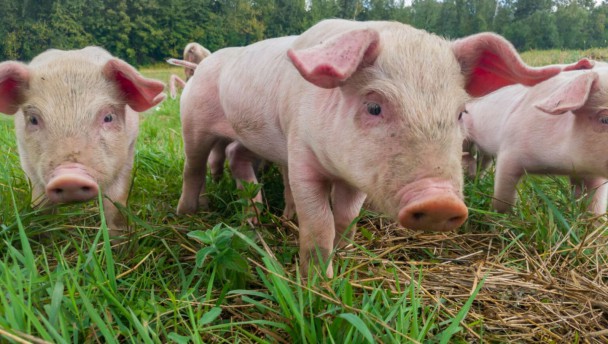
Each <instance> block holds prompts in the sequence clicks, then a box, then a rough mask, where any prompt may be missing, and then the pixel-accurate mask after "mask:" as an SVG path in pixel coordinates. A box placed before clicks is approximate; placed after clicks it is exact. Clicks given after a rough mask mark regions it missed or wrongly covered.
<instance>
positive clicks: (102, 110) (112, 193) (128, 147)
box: [0, 47, 165, 235]
mask: <svg viewBox="0 0 608 344" xmlns="http://www.w3.org/2000/svg"><path fill="white" fill-rule="evenodd" d="M163 89H164V85H163V84H162V83H161V82H159V81H155V80H152V79H147V78H144V77H142V76H141V75H140V74H139V73H138V72H137V71H136V70H135V69H134V68H133V67H131V66H130V65H129V64H127V63H126V62H124V61H122V60H119V59H117V58H114V57H112V56H111V55H110V54H109V53H108V52H107V51H105V50H103V49H101V48H98V47H88V48H85V49H82V50H72V51H61V50H48V51H46V52H44V53H42V54H40V55H38V56H37V57H36V58H34V59H33V60H32V61H31V63H30V64H29V65H25V64H23V63H20V62H15V61H9V62H4V63H1V64H0V112H3V113H6V114H15V130H16V134H17V144H18V148H19V155H20V159H21V166H22V168H23V170H24V171H25V173H26V174H27V176H28V177H29V179H30V180H31V183H32V189H33V190H32V202H33V203H34V204H35V205H43V204H46V203H71V202H82V201H88V200H92V199H95V198H97V197H98V190H99V189H101V191H102V192H103V194H104V195H105V196H106V197H107V198H104V202H103V205H104V209H105V212H106V217H107V219H108V226H109V228H110V229H111V230H112V235H118V234H120V231H121V230H124V229H125V228H126V222H125V219H124V218H123V216H122V215H121V214H120V212H119V211H118V209H117V208H116V207H115V206H114V204H113V203H112V201H114V202H117V203H120V204H122V205H123V206H124V205H125V204H126V201H127V196H128V194H129V184H130V181H131V168H132V166H133V157H134V151H135V140H136V138H137V132H138V122H139V117H138V113H137V112H142V111H146V110H147V109H149V108H151V107H152V106H154V105H156V104H158V103H159V102H161V101H162V100H163V99H164V97H165V95H164V94H163V93H162V91H163Z"/></svg>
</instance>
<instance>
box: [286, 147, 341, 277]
mask: <svg viewBox="0 0 608 344" xmlns="http://www.w3.org/2000/svg"><path fill="white" fill-rule="evenodd" d="M305 155H306V154H305V153H300V154H299V156H298V158H297V159H294V158H291V157H292V155H290V159H289V183H290V185H291V190H292V191H293V198H294V202H295V205H296V211H297V213H298V222H299V227H300V271H301V272H302V274H303V275H306V274H307V273H308V267H309V263H310V261H311V259H312V260H313V261H316V262H319V260H318V259H317V258H320V259H321V260H322V262H321V265H324V264H325V263H327V270H326V271H325V273H326V274H327V276H329V277H331V276H333V267H332V263H331V261H328V260H329V256H330V254H331V251H332V249H333V245H334V238H335V234H336V232H335V228H334V216H333V214H332V212H331V206H330V203H329V199H330V191H331V183H330V182H329V180H327V177H326V176H324V175H322V173H320V172H319V168H318V167H317V165H316V164H314V163H312V162H311V161H314V159H315V158H314V157H311V156H309V157H306V156H305Z"/></svg>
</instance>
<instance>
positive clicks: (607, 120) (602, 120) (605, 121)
mask: <svg viewBox="0 0 608 344" xmlns="http://www.w3.org/2000/svg"><path fill="white" fill-rule="evenodd" d="M600 123H602V124H608V116H602V117H600Z"/></svg>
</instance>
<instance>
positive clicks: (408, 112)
mask: <svg viewBox="0 0 608 344" xmlns="http://www.w3.org/2000/svg"><path fill="white" fill-rule="evenodd" d="M560 71H561V68H559V67H548V68H530V67H528V66H527V65H525V64H524V63H523V62H522V61H521V59H520V57H519V55H518V54H517V52H516V51H515V49H514V48H513V46H512V45H511V44H510V43H509V42H508V41H506V40H505V39H504V38H502V37H500V36H498V35H495V34H490V33H484V34H478V35H474V36H470V37H466V38H463V39H460V40H457V41H454V42H449V41H446V40H444V39H441V38H439V37H437V36H435V35H432V34H429V33H427V32H425V31H422V30H417V29H414V28H412V27H410V26H408V25H405V24H401V23H396V22H354V21H347V20H337V19H335V20H325V21H322V22H320V23H318V24H316V25H314V26H313V27H312V28H310V29H309V30H307V31H306V32H304V33H303V34H302V35H300V36H291V37H282V38H276V39H269V40H265V41H261V42H258V43H255V44H252V45H249V46H247V47H242V48H226V49H222V50H219V51H217V52H215V53H214V54H212V55H211V56H210V57H208V58H206V59H205V60H203V61H202V62H201V63H200V64H199V66H198V67H197V68H196V70H195V72H194V75H193V77H192V79H191V80H190V82H188V83H187V85H186V88H185V89H184V92H183V94H182V97H181V118H182V129H183V137H184V147H185V153H186V162H185V166H184V181H183V187H182V195H181V198H180V200H179V204H178V208H177V211H178V213H179V214H189V213H194V212H196V210H197V209H198V206H199V194H201V193H204V192H205V183H206V181H205V172H206V162H207V159H208V157H209V154H210V152H211V149H212V147H213V146H214V144H215V143H216V142H218V140H225V139H230V140H236V141H237V142H239V143H240V144H242V146H243V148H244V149H243V151H244V150H250V151H251V152H252V154H254V155H257V156H261V157H263V158H264V159H267V160H269V161H272V162H275V163H277V164H279V165H280V166H282V168H283V171H284V172H285V179H286V184H285V190H286V192H288V191H289V192H290V193H291V194H292V195H293V198H294V202H295V209H296V212H297V215H298V221H299V228H300V237H299V241H300V243H299V244H300V262H301V266H302V270H301V271H303V272H304V273H305V272H306V271H307V270H308V263H309V261H310V260H311V259H314V258H315V257H318V255H317V253H320V254H321V256H322V257H321V259H322V260H324V261H327V260H328V258H329V256H330V252H331V251H332V249H333V248H334V247H340V246H342V245H344V244H345V243H347V242H348V238H352V235H353V234H354V228H352V227H350V226H351V224H352V222H353V220H354V219H355V218H356V216H357V215H358V214H359V211H360V208H361V206H362V204H363V202H364V200H365V198H366V194H367V195H369V197H370V198H371V200H372V203H374V204H375V205H376V206H377V207H378V208H379V209H381V210H382V211H383V212H384V213H386V214H388V215H390V216H391V217H393V218H395V219H396V220H398V221H399V223H400V224H401V225H403V226H404V227H407V228H410V229H415V230H429V231H448V230H454V229H456V228H458V227H459V226H460V225H461V224H462V223H463V222H464V221H465V219H466V218H467V208H466V206H465V204H464V203H463V201H462V199H463V194H462V187H463V177H462V164H461V155H462V142H463V132H462V128H461V126H460V124H459V122H460V117H459V114H461V113H462V111H463V110H464V104H465V102H466V101H468V100H469V99H470V96H482V95H485V94H487V93H489V92H492V91H494V90H496V89H498V88H501V87H503V86H507V85H510V84H513V83H524V84H526V85H534V84H536V83H538V82H541V81H543V80H545V79H547V78H550V77H552V76H554V75H556V74H558V73H559V72H560ZM236 158H237V159H240V163H241V167H242V168H241V169H239V173H238V175H237V173H233V174H234V175H235V177H236V178H239V179H243V180H246V181H255V174H254V171H253V168H251V164H252V160H251V159H250V157H249V154H243V155H240V154H237V155H236ZM248 165H249V167H247V166H248ZM348 228H351V230H350V232H348V231H347V229H348ZM347 232H348V234H347ZM326 273H327V274H328V275H330V276H331V275H332V274H333V267H332V264H331V261H329V262H328V267H327V270H326Z"/></svg>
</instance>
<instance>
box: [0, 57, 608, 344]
mask: <svg viewBox="0 0 608 344" xmlns="http://www.w3.org/2000/svg"><path fill="white" fill-rule="evenodd" d="M605 55H606V51H603V50H596V51H595V52H593V51H591V52H573V51H569V52H558V51H552V52H530V53H525V54H523V56H524V58H525V59H526V60H527V61H528V62H529V63H530V64H534V65H539V64H545V63H563V62H572V61H574V60H576V59H578V58H579V57H582V56H591V57H596V58H602V57H603V56H605ZM171 72H175V73H177V74H178V75H181V74H182V72H181V70H180V69H178V68H164V67H161V66H158V67H155V68H151V69H144V70H143V73H144V74H146V75H148V76H152V77H156V78H159V79H161V80H163V81H165V82H166V81H167V78H168V75H169V74H170V73H171ZM141 118H142V124H141V131H140V137H139V140H138V146H137V154H136V161H135V169H134V176H133V187H132V191H131V194H130V198H129V204H128V207H127V209H125V210H124V212H125V214H126V215H127V217H128V219H129V223H130V226H131V228H132V230H133V237H132V240H131V241H128V242H124V243H122V244H120V245H116V246H114V247H110V246H111V244H110V242H109V240H108V238H107V228H106V227H105V226H104V225H100V223H102V221H101V220H102V218H103V211H100V209H99V208H98V206H97V202H91V203H88V204H81V205H70V206H63V207H61V208H60V209H59V210H58V211H57V212H56V213H54V214H47V213H41V212H39V211H37V210H35V209H32V208H31V207H30V206H29V196H30V189H29V185H28V181H27V179H26V178H25V176H24V174H23V172H22V171H21V169H20V167H19V159H18V154H17V150H16V145H15V138H14V132H13V123H12V118H10V117H9V116H1V117H0V147H2V148H3V152H4V157H3V159H1V160H0V342H5V341H8V342H14V343H28V342H32V343H47V342H52V343H80V342H94V343H98V342H99V343H114V342H127V343H167V342H174V343H374V342H375V343H406V342H412V343H436V342H438V343H448V342H450V343H453V342H454V343H470V342H534V343H537V342H554V343H578V342H581V343H587V342H591V343H593V342H596V343H602V342H603V343H605V342H608V331H607V330H606V329H607V328H608V316H607V312H608V286H607V283H608V264H607V257H608V255H607V250H606V225H603V224H602V225H598V223H603V220H604V219H594V218H590V217H589V215H588V214H586V213H585V212H584V209H585V205H584V204H583V202H581V201H579V200H576V199H574V196H573V195H572V193H571V191H570V187H569V185H568V182H567V180H566V179H565V178H556V177H527V178H525V180H524V182H523V183H522V184H521V185H520V189H519V192H520V202H519V203H518V205H517V207H516V209H515V213H514V214H511V215H503V214H496V213H494V212H491V211H490V201H491V195H492V183H493V176H492V173H489V174H488V175H487V176H485V177H483V178H479V179H475V180H467V181H466V188H465V195H466V203H467V205H468V207H469V212H470V217H469V220H468V221H467V222H466V223H465V225H464V226H463V227H462V228H461V229H460V230H459V231H458V232H456V233H419V232H412V231H409V230H405V229H403V228H400V227H399V226H397V225H395V224H394V223H393V222H391V221H390V220H388V219H387V218H384V217H382V216H380V215H379V214H375V213H373V212H372V211H369V210H364V211H362V213H361V216H360V220H359V228H360V229H359V231H358V233H357V235H356V239H355V242H354V243H353V245H352V246H351V247H350V248H347V249H344V250H340V251H338V252H336V253H335V257H334V264H335V267H334V271H335V272H336V276H335V277H334V278H331V279H328V278H326V277H324V276H323V275H322V274H318V273H314V272H313V273H311V275H310V276H309V277H308V279H307V280H302V279H301V278H300V272H299V271H298V268H297V266H298V264H297V259H298V257H297V233H298V228H297V225H296V224H294V223H283V222H282V221H281V220H280V219H279V218H278V217H277V216H278V215H280V213H281V209H282V206H283V203H282V202H283V200H282V184H281V178H280V175H279V173H278V172H277V170H276V169H275V168H270V169H269V170H267V171H266V172H264V173H263V175H262V176H261V180H262V182H263V190H264V196H265V199H266V200H267V204H265V205H264V206H263V207H262V208H261V213H260V223H261V224H260V225H258V226H256V227H250V226H249V225H246V224H243V223H244V221H243V219H244V218H245V217H246V214H244V212H243V208H244V205H246V204H247V201H243V200H242V198H240V197H239V194H238V193H237V191H236V190H235V185H234V182H233V180H232V179H231V177H230V175H229V174H228V173H227V172H226V173H225V175H224V177H223V178H222V179H221V180H220V181H219V182H218V183H215V182H213V181H211V180H210V179H209V183H208V185H209V188H208V191H209V195H210V199H211V206H210V211H206V212H204V211H201V212H199V214H197V215H196V216H185V217H178V216H176V214H175V208H176V206H177V201H178V199H179V196H180V192H181V170H182V164H183V150H182V141H181V128H180V122H179V102H178V101H176V100H171V99H168V100H167V101H165V102H164V103H162V104H161V105H160V106H158V107H157V108H156V109H153V110H151V111H149V112H148V113H145V114H142V115H141ZM253 193H254V191H252V190H248V191H245V192H241V194H242V196H245V197H247V196H251V195H252V194H253Z"/></svg>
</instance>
